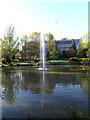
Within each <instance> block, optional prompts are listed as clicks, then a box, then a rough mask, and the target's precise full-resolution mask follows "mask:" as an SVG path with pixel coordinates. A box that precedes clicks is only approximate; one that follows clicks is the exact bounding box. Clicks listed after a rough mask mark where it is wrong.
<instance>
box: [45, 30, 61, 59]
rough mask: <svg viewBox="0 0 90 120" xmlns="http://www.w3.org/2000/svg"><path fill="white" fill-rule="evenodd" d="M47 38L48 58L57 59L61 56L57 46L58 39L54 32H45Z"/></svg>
mask: <svg viewBox="0 0 90 120" xmlns="http://www.w3.org/2000/svg"><path fill="white" fill-rule="evenodd" d="M45 40H46V52H47V58H48V59H57V58H59V51H58V49H57V46H56V41H55V39H54V37H53V34H51V33H50V32H48V33H46V34H45Z"/></svg>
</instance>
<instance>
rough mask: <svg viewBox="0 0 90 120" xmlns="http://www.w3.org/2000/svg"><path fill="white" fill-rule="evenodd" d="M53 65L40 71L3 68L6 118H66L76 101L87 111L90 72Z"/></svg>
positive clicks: (80, 108)
mask: <svg viewBox="0 0 90 120" xmlns="http://www.w3.org/2000/svg"><path fill="white" fill-rule="evenodd" d="M50 68H51V70H50V71H38V70H36V69H35V68H33V67H12V68H11V69H8V70H4V71H3V73H2V84H3V89H2V99H3V101H2V103H3V117H7V118H8V117H28V116H29V115H37V117H61V118H62V117H66V116H67V111H68V110H69V109H70V106H71V105H72V104H74V105H75V107H76V109H77V110H81V111H84V112H86V113H87V111H88V80H89V78H90V72H89V71H86V69H85V68H82V69H81V68H80V67H77V66H50ZM12 111H13V112H12Z"/></svg>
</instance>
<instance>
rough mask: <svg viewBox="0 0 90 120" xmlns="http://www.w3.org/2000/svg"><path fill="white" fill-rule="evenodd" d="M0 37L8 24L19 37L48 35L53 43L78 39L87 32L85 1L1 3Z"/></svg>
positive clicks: (0, 0) (6, 0)
mask: <svg viewBox="0 0 90 120" xmlns="http://www.w3.org/2000/svg"><path fill="white" fill-rule="evenodd" d="M0 16H1V17H0V37H1V36H3V35H4V33H5V31H6V28H7V27H8V25H9V24H13V25H14V26H15V30H16V32H17V35H18V36H21V34H27V35H28V36H29V35H30V34H31V33H32V32H41V33H42V34H45V33H47V32H51V33H52V34H53V35H54V37H55V39H56V40H60V39H62V38H63V37H66V38H69V39H79V38H81V36H83V35H84V34H86V33H87V32H88V1H87V0H76V1H74V0H73V2H72V0H69V1H67V0H63V1H61V0H0Z"/></svg>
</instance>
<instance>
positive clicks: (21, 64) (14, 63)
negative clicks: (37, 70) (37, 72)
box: [11, 62, 38, 66]
mask: <svg viewBox="0 0 90 120" xmlns="http://www.w3.org/2000/svg"><path fill="white" fill-rule="evenodd" d="M11 64H12V66H19V65H20V66H28V65H34V66H36V65H38V63H35V62H32V63H26V62H12V63H11Z"/></svg>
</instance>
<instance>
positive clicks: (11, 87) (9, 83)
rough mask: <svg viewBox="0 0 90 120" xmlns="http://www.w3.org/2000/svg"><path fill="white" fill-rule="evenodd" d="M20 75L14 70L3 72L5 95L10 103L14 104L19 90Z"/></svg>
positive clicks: (3, 92)
mask: <svg viewBox="0 0 90 120" xmlns="http://www.w3.org/2000/svg"><path fill="white" fill-rule="evenodd" d="M18 85H19V76H18V74H15V73H14V72H9V71H4V72H3V73H2V86H3V88H4V89H3V91H2V94H3V97H4V99H5V100H6V102H7V103H8V104H13V102H14V101H15V99H16V94H17V93H18V92H19V89H18Z"/></svg>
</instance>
